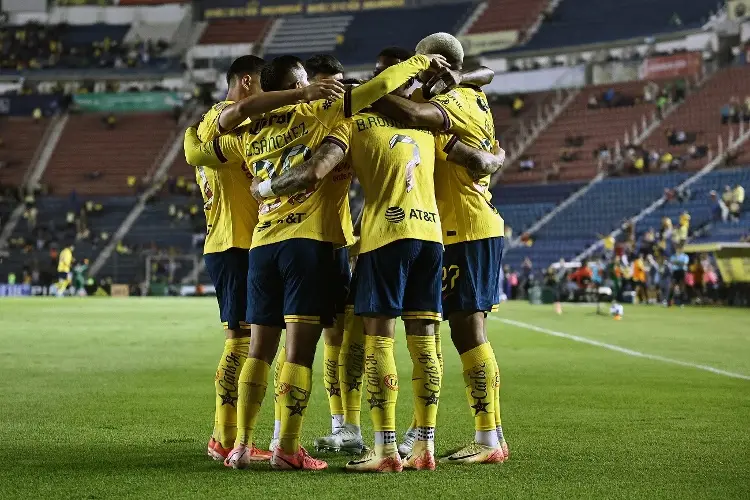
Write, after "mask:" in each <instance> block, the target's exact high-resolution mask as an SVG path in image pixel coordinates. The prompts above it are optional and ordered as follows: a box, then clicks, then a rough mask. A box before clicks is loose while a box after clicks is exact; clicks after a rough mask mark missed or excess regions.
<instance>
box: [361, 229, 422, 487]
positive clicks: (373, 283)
mask: <svg viewBox="0 0 750 500" xmlns="http://www.w3.org/2000/svg"><path fill="white" fill-rule="evenodd" d="M402 241H404V240H401V241H396V242H393V243H390V244H388V245H385V246H383V247H381V248H378V249H376V250H373V251H371V252H366V253H363V254H361V255H360V256H359V259H358V261H357V273H356V281H355V294H354V296H355V313H356V314H357V315H360V316H361V317H362V323H363V325H364V331H365V367H364V380H363V387H364V388H365V389H366V391H367V392H366V394H365V398H366V399H365V402H366V403H367V404H368V405H369V407H370V418H371V419H372V425H373V430H374V431H375V446H374V447H373V449H372V450H371V451H370V452H369V453H368V454H366V455H365V456H363V457H362V458H361V459H359V460H353V461H351V462H349V463H348V464H347V465H346V468H347V470H351V471H356V472H400V471H401V470H402V468H403V466H402V464H401V457H400V456H399V454H398V447H397V445H396V399H397V396H398V372H397V370H396V359H395V353H394V343H395V340H394V338H395V330H396V317H397V316H399V315H400V314H401V312H402V306H403V292H404V288H405V285H406V276H407V273H408V268H409V267H408V266H409V262H410V260H411V259H412V258H413V257H412V256H411V255H409V254H408V250H409V249H408V248H403V245H401V242H402Z"/></svg>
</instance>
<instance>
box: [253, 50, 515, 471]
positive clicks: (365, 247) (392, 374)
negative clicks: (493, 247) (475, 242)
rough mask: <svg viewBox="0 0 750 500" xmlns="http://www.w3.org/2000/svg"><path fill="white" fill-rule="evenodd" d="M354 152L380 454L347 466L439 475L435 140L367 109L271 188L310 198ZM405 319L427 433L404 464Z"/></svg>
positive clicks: (488, 163)
mask: <svg viewBox="0 0 750 500" xmlns="http://www.w3.org/2000/svg"><path fill="white" fill-rule="evenodd" d="M388 55H389V56H390V57H391V58H392V59H396V61H394V63H395V62H397V61H398V60H405V59H408V58H409V57H410V53H409V52H408V51H404V50H403V49H390V50H389V52H388ZM381 56H382V53H381ZM379 68H380V69H381V70H382V69H383V68H382V66H379ZM411 84H412V82H411V81H408V82H406V83H405V84H404V85H403V86H402V87H400V88H399V89H397V90H396V91H395V93H398V94H400V95H405V92H406V90H407V89H408V88H409V87H410V86H411ZM449 140H450V137H449V136H442V137H440V138H438V140H437V143H438V145H439V146H438V147H437V150H438V151H442V149H443V147H444V146H445V144H447V143H448V141H449ZM347 152H348V154H349V158H350V161H351V164H352V165H353V167H354V170H355V172H356V174H357V177H358V178H359V180H360V183H361V184H362V189H363V191H364V195H365V203H364V209H363V215H362V234H361V239H360V242H359V245H360V254H359V257H358V261H357V272H356V278H355V292H354V303H355V312H356V314H357V315H359V316H362V318H363V322H364V329H365V346H366V347H365V378H366V383H365V384H364V385H365V387H366V389H367V392H368V395H369V397H368V399H367V402H368V404H369V405H370V411H371V416H372V420H373V425H374V429H375V447H374V449H373V450H372V451H371V452H370V453H369V454H367V455H366V456H365V457H363V458H362V459H360V460H354V461H351V462H349V464H347V469H349V470H353V471H360V472H399V471H401V470H402V468H403V467H408V468H413V469H428V470H432V469H434V468H435V458H434V433H435V421H436V416H437V407H438V401H439V397H440V367H439V363H438V359H437V351H436V345H435V340H434V338H433V331H434V325H435V323H436V322H438V321H439V320H440V318H441V316H440V309H441V307H440V294H441V281H442V265H441V263H442V244H441V240H442V234H441V229H440V218H439V216H438V214H437V203H436V200H435V185H434V166H435V154H436V138H435V136H434V135H433V133H432V132H430V131H429V130H427V129H417V128H406V127H404V126H403V125H401V124H400V123H398V122H396V121H395V120H392V119H389V118H386V117H384V116H383V115H380V114H378V113H376V112H374V111H373V110H363V111H362V112H360V113H358V114H356V115H355V116H353V117H352V118H351V119H350V120H347V121H345V122H343V123H342V124H340V125H339V126H338V127H337V128H336V129H335V130H333V131H332V132H331V134H330V135H329V136H328V137H326V138H325V139H324V140H323V144H322V145H321V147H320V148H319V149H318V150H317V151H316V152H315V153H314V154H313V156H312V158H311V159H310V160H308V161H306V162H305V163H304V164H303V165H301V166H300V167H298V168H296V169H290V170H288V171H287V172H285V173H283V174H282V175H280V176H278V177H276V178H274V179H273V180H272V181H271V182H270V188H271V190H273V191H274V192H275V193H276V194H277V195H281V194H284V195H289V194H293V193H295V192H305V190H307V189H310V188H312V187H314V186H315V185H316V184H317V183H318V182H319V181H321V180H323V179H325V178H326V176H328V175H335V170H334V169H335V167H336V165H338V164H340V162H342V161H344V160H345V158H346V154H347ZM450 157H451V159H452V160H454V161H458V162H460V163H462V164H463V163H466V164H467V165H468V166H469V167H470V168H474V166H475V165H476V164H479V165H480V169H482V170H487V169H494V168H496V166H495V164H497V163H498V161H501V159H500V158H498V157H495V156H493V155H491V154H489V153H486V152H484V151H481V150H479V149H473V148H469V147H468V146H464V145H463V144H459V145H458V146H456V147H455V148H453V150H452V151H451V156H450ZM332 171H333V174H329V173H330V172H332ZM257 182H258V181H257V180H255V181H254V182H253V183H254V184H256V183H257ZM398 316H401V317H402V319H403V320H404V325H405V327H406V332H407V337H406V338H407V345H408V347H409V352H410V354H411V358H412V362H413V367H414V368H413V372H412V377H411V378H412V386H413V389H414V406H415V413H416V415H417V425H418V433H419V440H418V441H417V445H416V446H415V448H414V452H413V453H412V454H411V455H410V456H408V457H406V459H405V461H404V462H403V464H402V461H401V458H400V456H399V453H398V450H397V447H396V432H395V431H396V428H395V420H396V415H395V412H396V396H397V394H398V375H397V371H396V362H395V358H394V350H393V347H394V337H395V319H396V318H397V317H398ZM344 433H346V431H345V432H344Z"/></svg>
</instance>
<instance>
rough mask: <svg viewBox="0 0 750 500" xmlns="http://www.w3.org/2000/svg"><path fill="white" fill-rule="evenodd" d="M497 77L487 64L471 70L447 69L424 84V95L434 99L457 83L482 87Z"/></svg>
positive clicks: (428, 98)
mask: <svg viewBox="0 0 750 500" xmlns="http://www.w3.org/2000/svg"><path fill="white" fill-rule="evenodd" d="M494 78H495V72H494V71H492V70H491V69H490V68H487V67H485V66H480V67H479V68H477V69H474V70H471V71H461V72H458V71H456V70H452V69H446V70H444V71H443V72H441V73H438V74H437V75H435V76H433V77H432V78H431V79H430V81H428V82H427V83H425V84H424V85H423V86H422V95H423V97H424V98H425V99H426V100H430V99H432V98H433V97H434V96H436V95H438V94H442V93H443V92H445V91H446V90H450V89H451V88H453V87H455V86H456V85H461V84H464V85H473V86H475V87H482V86H484V85H489V84H490V83H492V80H493V79H494Z"/></svg>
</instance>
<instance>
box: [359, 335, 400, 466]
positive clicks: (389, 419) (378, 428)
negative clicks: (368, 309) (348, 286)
mask: <svg viewBox="0 0 750 500" xmlns="http://www.w3.org/2000/svg"><path fill="white" fill-rule="evenodd" d="M394 343H395V342H394V340H393V339H391V338H388V337H376V336H374V335H366V336H365V381H366V384H367V396H368V398H367V403H368V404H369V405H370V417H371V418H372V427H373V430H374V431H375V451H376V452H377V453H378V454H379V455H382V454H392V453H396V452H397V451H398V450H397V447H396V399H397V398H398V375H397V371H396V359H395V357H394V350H393V346H394Z"/></svg>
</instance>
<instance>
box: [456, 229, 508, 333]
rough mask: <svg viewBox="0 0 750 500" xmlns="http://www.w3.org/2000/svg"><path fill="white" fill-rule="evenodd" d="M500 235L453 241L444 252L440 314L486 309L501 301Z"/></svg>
mask: <svg viewBox="0 0 750 500" xmlns="http://www.w3.org/2000/svg"><path fill="white" fill-rule="evenodd" d="M502 258H503V238H502V237H497V238H486V239H483V240H475V241H465V242H462V243H454V244H453V245H447V246H446V247H445V253H444V254H443V316H444V317H445V318H446V319H448V316H450V315H451V314H453V313H454V312H459V311H463V312H477V311H484V312H489V311H492V310H493V309H495V308H496V307H497V305H498V304H499V303H500V271H501V269H502Z"/></svg>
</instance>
